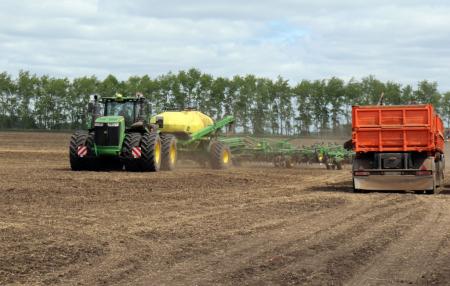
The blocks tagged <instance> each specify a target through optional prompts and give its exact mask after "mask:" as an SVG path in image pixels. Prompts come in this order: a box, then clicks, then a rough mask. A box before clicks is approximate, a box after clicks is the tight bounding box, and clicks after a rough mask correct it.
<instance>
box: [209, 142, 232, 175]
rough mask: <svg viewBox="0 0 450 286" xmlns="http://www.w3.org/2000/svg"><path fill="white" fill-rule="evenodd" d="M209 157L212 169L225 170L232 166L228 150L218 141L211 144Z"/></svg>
mask: <svg viewBox="0 0 450 286" xmlns="http://www.w3.org/2000/svg"><path fill="white" fill-rule="evenodd" d="M210 155H211V167H212V168H213V169H227V168H229V167H230V166H231V164H232V158H231V151H230V148H229V147H228V146H227V145H225V144H223V143H222V142H220V141H215V142H213V143H211V148H210Z"/></svg>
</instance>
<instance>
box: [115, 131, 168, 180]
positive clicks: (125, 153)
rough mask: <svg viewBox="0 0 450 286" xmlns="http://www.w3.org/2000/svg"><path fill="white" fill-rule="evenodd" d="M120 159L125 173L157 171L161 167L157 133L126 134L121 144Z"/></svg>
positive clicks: (159, 140) (159, 141)
mask: <svg viewBox="0 0 450 286" xmlns="http://www.w3.org/2000/svg"><path fill="white" fill-rule="evenodd" d="M122 158H123V163H124V165H125V170H127V171H132V172H157V171H159V168H160V166H161V139H160V138H159V135H158V133H156V132H151V133H148V132H146V133H144V134H141V133H138V132H130V133H127V134H126V136H125V140H124V142H123V147H122Z"/></svg>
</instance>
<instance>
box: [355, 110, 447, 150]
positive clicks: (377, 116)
mask: <svg viewBox="0 0 450 286" xmlns="http://www.w3.org/2000/svg"><path fill="white" fill-rule="evenodd" d="M352 143H353V149H354V151H355V152H356V153H365V152H428V153H436V152H440V153H444V144H445V140H444V124H443V123H442V120H441V118H440V117H439V116H438V115H437V114H436V112H435V111H434V109H433V106H432V105H431V104H424V105H394V106H378V105H372V106H353V108H352Z"/></svg>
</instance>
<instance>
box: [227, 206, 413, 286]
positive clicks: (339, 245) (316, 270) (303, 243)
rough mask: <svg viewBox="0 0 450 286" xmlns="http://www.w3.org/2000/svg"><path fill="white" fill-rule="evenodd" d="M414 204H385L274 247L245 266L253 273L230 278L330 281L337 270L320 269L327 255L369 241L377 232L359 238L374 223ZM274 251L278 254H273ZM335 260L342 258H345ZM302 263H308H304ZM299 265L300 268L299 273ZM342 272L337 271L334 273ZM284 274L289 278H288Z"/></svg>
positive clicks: (404, 210)
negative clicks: (308, 236) (349, 219)
mask: <svg viewBox="0 0 450 286" xmlns="http://www.w3.org/2000/svg"><path fill="white" fill-rule="evenodd" d="M416 205H417V202H412V203H406V204H402V205H396V206H395V207H393V208H385V209H383V210H381V212H377V213H374V212H372V213H369V214H367V215H365V216H362V217H361V218H360V219H358V220H354V221H348V222H344V223H343V225H341V226H340V227H339V228H337V229H333V230H331V231H329V230H325V231H323V232H321V235H319V236H315V237H314V239H313V240H297V241H295V243H292V242H289V243H288V244H287V245H286V246H285V247H284V248H279V249H274V250H273V251H271V252H270V253H267V254H266V255H263V256H261V257H259V259H258V260H257V261H256V263H255V262H253V264H256V267H255V266H252V267H250V268H245V269H244V270H245V271H244V272H245V274H247V273H248V270H249V269H250V270H251V271H250V273H251V274H252V275H241V274H242V273H240V272H241V271H242V269H241V270H239V271H238V272H237V273H232V275H231V278H235V277H237V278H240V279H244V281H245V283H247V282H248V281H246V280H250V281H251V284H252V283H254V284H260V283H262V282H264V281H273V282H276V281H285V282H289V283H292V282H296V281H302V282H303V283H305V282H306V283H312V282H313V281H322V282H330V281H333V280H336V278H337V277H336V276H337V275H336V273H334V272H332V271H331V270H332V269H328V267H327V268H325V269H322V268H323V265H328V264H329V260H330V259H334V257H335V256H340V255H342V254H340V253H342V252H346V251H347V250H350V252H351V251H353V252H354V251H355V248H356V249H357V246H358V245H359V244H360V243H362V244H366V243H367V241H369V242H370V241H372V240H373V238H374V237H376V233H374V235H373V237H369V238H368V239H362V237H364V236H365V235H367V234H368V233H369V232H370V233H372V232H373V229H374V228H376V227H377V226H379V225H380V226H384V225H385V220H387V219H390V218H392V217H398V216H399V214H401V216H400V217H398V218H395V221H397V220H400V219H402V218H403V217H407V216H409V215H410V212H409V211H408V210H410V209H411V207H414V206H416ZM403 213H405V214H403ZM349 245H350V247H349ZM348 248H350V249H348ZM275 253H278V254H277V255H275V256H273V255H274V254H275ZM269 254H270V255H269ZM338 260H340V261H341V260H342V261H345V259H338ZM304 265H308V267H304ZM311 266H312V267H311ZM298 269H301V272H302V273H300V275H299V273H298ZM255 270H256V271H255ZM341 270H344V269H341ZM342 272H343V271H338V272H337V273H342ZM324 273H327V275H324ZM236 274H238V275H236ZM305 274H307V275H305ZM233 276H235V277H233ZM287 277H290V278H289V279H287ZM311 278H313V279H311ZM232 280H234V279H232ZM334 283H335V282H334Z"/></svg>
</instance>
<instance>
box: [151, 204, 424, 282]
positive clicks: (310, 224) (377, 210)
mask: <svg viewBox="0 0 450 286" xmlns="http://www.w3.org/2000/svg"><path fill="white" fill-rule="evenodd" d="M410 198H413V197H410ZM371 199H372V200H374V202H373V204H369V205H367V204H360V205H356V206H355V205H353V204H351V205H348V206H345V207H346V208H345V209H344V210H343V209H342V208H337V209H332V210H327V211H324V212H322V213H320V214H313V215H310V216H306V217H304V218H303V220H302V219H297V220H291V221H289V225H288V226H286V227H284V228H283V229H279V228H276V229H273V230H270V231H265V232H261V233H258V234H257V235H255V236H250V237H248V238H244V239H240V240H238V241H234V242H233V243H232V244H230V243H228V245H226V246H225V250H221V251H220V252H213V255H204V256H198V257H190V258H189V259H188V260H187V261H186V262H184V263H177V265H175V266H174V267H173V268H172V269H170V270H169V272H170V273H176V274H174V275H167V276H166V277H159V278H158V277H157V276H154V277H152V279H151V281H156V283H157V284H166V283H167V284H171V283H173V282H174V281H177V282H180V281H182V283H187V284H196V283H197V284H202V283H206V284H209V283H218V284H221V283H223V282H224V281H227V282H228V281H229V283H231V284H234V283H247V282H248V281H247V280H246V279H248V278H251V276H257V275H259V274H261V273H262V272H264V271H266V270H267V269H268V267H267V266H266V265H264V263H265V262H266V261H267V259H270V258H271V257H277V256H279V254H280V253H283V251H285V249H289V247H292V246H293V245H298V244H302V243H305V241H314V240H315V239H317V237H321V236H324V237H327V235H329V234H330V232H331V233H337V234H336V235H334V236H332V237H331V238H330V239H329V244H333V241H334V240H335V239H336V238H338V237H339V236H342V235H343V234H342V232H344V233H345V231H346V230H347V229H348V228H351V227H352V226H348V225H345V223H346V222H348V221H351V222H352V223H357V222H358V225H357V226H356V227H355V228H360V226H361V225H364V224H365V222H366V221H367V217H368V216H374V215H378V216H379V219H380V220H381V219H382V218H383V217H385V216H386V215H385V212H386V211H387V210H389V209H391V208H393V209H395V210H398V209H400V208H401V204H404V206H403V207H404V208H405V209H409V208H411V206H414V205H415V204H416V202H415V201H414V200H413V199H411V200H405V199H404V198H400V197H394V198H392V197H387V196H384V197H383V199H381V200H379V196H375V197H371ZM390 213H392V214H394V213H395V212H390ZM324 216H326V217H324ZM327 218H328V219H327ZM335 218H338V219H337V220H336V219H335ZM302 223H303V225H305V226H307V227H304V228H302V227H299V225H300V226H301V225H302ZM274 238H278V240H277V239H274ZM342 239H344V238H342ZM315 247H316V248H317V247H319V246H318V245H316V246H315ZM220 248H221V247H219V249H220ZM261 260H262V261H264V262H261ZM258 261H260V264H259V265H258ZM255 264H256V266H254V265H255ZM249 265H250V266H249ZM217 269H219V271H218V273H217ZM261 269H262V270H263V271H259V270H261ZM215 272H216V273H215ZM249 273H250V275H249ZM205 274H207V275H206V277H205ZM251 274H253V275H251ZM210 276H213V278H211V277H210ZM167 277H170V279H167ZM206 281H207V282H206ZM220 281H221V282H220Z"/></svg>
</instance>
